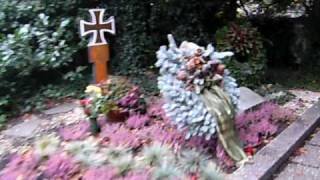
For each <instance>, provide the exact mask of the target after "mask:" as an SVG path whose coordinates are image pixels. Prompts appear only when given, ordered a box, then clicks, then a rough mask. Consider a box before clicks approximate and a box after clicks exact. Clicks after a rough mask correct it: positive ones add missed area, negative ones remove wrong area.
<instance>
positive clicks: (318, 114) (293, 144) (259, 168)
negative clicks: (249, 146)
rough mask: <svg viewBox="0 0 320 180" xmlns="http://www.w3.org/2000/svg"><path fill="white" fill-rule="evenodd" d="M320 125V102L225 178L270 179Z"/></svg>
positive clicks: (234, 179)
mask: <svg viewBox="0 0 320 180" xmlns="http://www.w3.org/2000/svg"><path fill="white" fill-rule="evenodd" d="M319 124H320V101H319V102H317V103H316V104H315V105H313V106H312V107H311V108H310V109H308V110H307V111H306V112H305V113H304V114H303V115H302V116H301V117H300V118H299V119H298V120H296V121H295V122H294V123H293V124H291V125H290V126H289V127H287V128H286V129H285V130H284V131H283V132H282V133H280V134H279V135H278V136H277V137H276V138H275V139H274V140H272V141H271V142H270V143H269V144H267V145H266V146H265V147H263V148H262V149H261V150H260V151H259V152H258V153H257V154H256V155H255V156H254V158H253V163H252V164H246V165H244V166H243V167H242V168H240V169H238V170H236V171H235V172H234V173H233V174H231V175H229V176H228V177H227V179H228V180H266V179H271V178H272V175H273V174H274V173H275V172H276V171H277V170H278V168H279V167H280V166H281V165H282V164H283V163H284V162H286V161H287V160H288V158H289V157H290V155H291V154H292V153H293V152H294V151H295V149H297V148H298V147H299V146H300V145H302V144H303V143H304V140H305V139H306V138H307V137H308V136H309V135H310V134H311V133H312V132H313V131H314V130H315V129H316V128H317V126H318V125H319Z"/></svg>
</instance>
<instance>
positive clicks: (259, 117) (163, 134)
mask: <svg viewBox="0 0 320 180" xmlns="http://www.w3.org/2000/svg"><path fill="white" fill-rule="evenodd" d="M135 91H136V90H135ZM131 92H132V91H131ZM127 95H129V96H130V97H132V95H133V94H130V93H129V94H127ZM125 97H126V98H125V100H128V96H125ZM139 97H142V96H139ZM122 100H123V99H122ZM93 102H94V101H92V102H91V103H93ZM148 102H149V103H148V104H147V105H146V110H145V111H143V112H142V111H131V113H130V115H129V116H128V117H126V119H125V120H124V121H123V122H110V121H109V120H108V117H106V116H100V117H98V118H97V123H98V125H99V127H100V129H101V131H100V132H98V133H97V132H94V131H92V129H91V128H90V123H92V122H90V121H89V119H90V118H88V119H87V120H82V121H80V122H79V123H76V124H73V125H69V126H66V127H61V128H60V130H59V131H58V134H52V135H49V136H45V137H42V138H40V139H38V140H37V141H36V143H35V144H34V146H33V147H32V148H31V149H29V150H28V151H25V152H23V153H20V154H19V153H18V154H13V155H11V156H12V157H11V160H10V161H9V163H8V164H7V165H6V167H5V168H4V169H3V170H2V171H1V172H0V179H1V180H4V179H8V178H13V179H15V178H20V179H23V180H24V179H37V178H42V177H48V178H52V177H55V178H60V179H70V178H83V179H103V178H109V179H163V178H178V179H179V178H180V179H185V178H195V179H208V178H209V179H210V178H211V179H212V178H215V179H223V177H224V172H223V171H222V170H225V171H226V172H230V171H232V170H233V169H234V168H235V166H236V163H235V162H234V161H233V160H232V159H231V158H230V157H229V156H228V154H227V153H226V152H225V151H224V148H223V147H222V146H221V144H220V143H218V141H217V138H211V139H210V140H206V139H205V138H204V137H199V136H195V137H192V138H190V139H186V138H185V137H186V134H187V133H188V132H187V131H180V130H178V129H177V127H176V125H174V124H173V123H172V121H171V120H170V118H168V117H167V115H166V113H165V110H164V109H163V108H162V107H163V105H164V100H163V99H161V98H159V97H154V98H153V99H151V100H150V101H148ZM88 115H89V114H88ZM293 117H294V116H293V113H292V112H291V111H288V110H286V109H283V108H281V107H280V106H278V105H276V104H274V103H267V104H264V105H262V106H261V107H260V108H258V109H256V110H253V111H250V112H247V113H244V114H241V115H239V116H237V118H236V120H235V121H236V126H237V129H238V131H239V135H240V139H241V141H242V142H243V145H244V148H245V152H246V153H247V155H248V156H252V155H253V154H254V153H255V152H256V151H257V149H259V148H260V147H261V146H263V145H264V144H266V143H267V141H268V140H270V138H272V137H273V136H275V135H276V134H277V133H279V126H280V125H281V123H283V122H286V121H289V120H290V119H291V118H293Z"/></svg>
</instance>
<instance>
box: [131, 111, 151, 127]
mask: <svg viewBox="0 0 320 180" xmlns="http://www.w3.org/2000/svg"><path fill="white" fill-rule="evenodd" d="M149 122H150V118H149V116H148V115H140V114H136V115H133V116H130V117H129V119H128V120H127V122H126V124H127V126H128V127H129V128H133V129H140V128H142V127H143V126H145V125H147V124H148V123H149Z"/></svg>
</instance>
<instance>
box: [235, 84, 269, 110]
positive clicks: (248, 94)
mask: <svg viewBox="0 0 320 180" xmlns="http://www.w3.org/2000/svg"><path fill="white" fill-rule="evenodd" d="M239 90H240V99H239V105H238V108H239V112H244V111H246V110H248V109H251V108H253V107H255V106H257V105H259V104H262V103H264V102H265V101H266V100H265V99H264V98H263V97H262V96H260V95H259V94H257V93H255V92H254V91H252V90H251V89H249V88H247V87H240V88H239Z"/></svg>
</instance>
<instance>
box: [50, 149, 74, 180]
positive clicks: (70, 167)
mask: <svg viewBox="0 0 320 180" xmlns="http://www.w3.org/2000/svg"><path fill="white" fill-rule="evenodd" d="M79 171H80V166H79V165H78V164H77V163H76V162H75V161H74V160H73V159H72V158H71V157H69V156H68V155H67V154H63V153H59V154H55V155H52V156H51V157H50V158H49V160H48V161H47V162H46V165H45V169H44V175H45V177H47V178H50V179H62V180H69V179H71V177H73V176H74V175H75V174H77V173H78V172H79Z"/></svg>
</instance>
